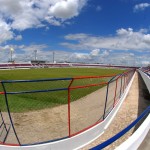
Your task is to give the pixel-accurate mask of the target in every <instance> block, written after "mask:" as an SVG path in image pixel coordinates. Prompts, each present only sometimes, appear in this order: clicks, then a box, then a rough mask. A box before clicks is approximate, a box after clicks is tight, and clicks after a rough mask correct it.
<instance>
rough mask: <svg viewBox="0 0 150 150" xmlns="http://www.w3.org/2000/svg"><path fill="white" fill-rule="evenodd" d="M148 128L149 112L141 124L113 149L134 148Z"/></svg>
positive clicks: (136, 147)
mask: <svg viewBox="0 0 150 150" xmlns="http://www.w3.org/2000/svg"><path fill="white" fill-rule="evenodd" d="M149 130H150V114H149V115H148V117H147V118H146V119H145V121H144V122H143V123H142V125H141V126H140V127H139V128H138V129H137V130H136V131H135V132H134V133H133V135H132V136H130V137H129V138H128V139H127V140H126V141H125V142H124V143H122V144H121V145H120V146H118V147H117V148H116V149H115V150H132V149H133V150H136V149H138V147H139V146H140V145H141V143H142V142H143V140H144V138H145V137H146V135H147V133H148V132H149Z"/></svg>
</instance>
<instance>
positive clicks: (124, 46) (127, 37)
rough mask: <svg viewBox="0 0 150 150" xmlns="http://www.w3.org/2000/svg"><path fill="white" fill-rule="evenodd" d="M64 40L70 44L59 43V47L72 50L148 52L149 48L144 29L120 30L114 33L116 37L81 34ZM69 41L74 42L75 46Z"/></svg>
mask: <svg viewBox="0 0 150 150" xmlns="http://www.w3.org/2000/svg"><path fill="white" fill-rule="evenodd" d="M64 38H65V39H66V40H70V42H64V43H61V45H63V46H66V47H69V48H71V49H74V50H76V49H78V50H83V49H87V50H89V49H90V50H92V49H108V50H136V51H144V50H145V51H148V50H149V47H150V34H148V33H147V32H146V30H144V29H141V30H139V31H134V30H133V29H132V28H128V29H124V28H121V29H118V30H117V31H116V35H114V36H109V37H102V36H92V35H88V34H84V33H81V34H69V35H66V36H65V37H64ZM71 41H76V42H77V44H74V43H72V42H71Z"/></svg>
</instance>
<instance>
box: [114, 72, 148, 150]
mask: <svg viewBox="0 0 150 150" xmlns="http://www.w3.org/2000/svg"><path fill="white" fill-rule="evenodd" d="M138 71H139V73H140V74H141V76H142V78H143V80H144V82H145V84H146V86H147V89H148V90H149V93H150V77H149V76H148V75H147V74H145V73H144V72H142V71H141V70H138ZM149 130H150V114H149V115H148V117H147V118H146V119H145V121H144V122H143V123H142V125H141V126H140V127H139V128H138V129H137V130H136V131H135V132H134V134H133V135H132V136H130V137H129V138H128V139H127V140H126V141H125V142H124V143H122V144H121V145H120V146H118V147H117V148H116V149H115V150H122V149H124V150H131V149H134V150H136V149H137V148H138V147H139V146H140V145H141V143H142V142H143V140H144V138H145V137H146V135H147V133H148V132H149Z"/></svg>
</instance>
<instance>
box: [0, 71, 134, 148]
mask: <svg viewBox="0 0 150 150" xmlns="http://www.w3.org/2000/svg"><path fill="white" fill-rule="evenodd" d="M134 77H135V74H134V75H133V77H132V79H131V81H130V83H129V84H128V86H127V88H126V89H125V92H124V93H123V94H122V96H121V98H120V100H119V102H118V103H117V104H116V106H115V108H114V109H113V110H112V111H111V113H110V114H109V115H108V116H107V117H106V118H105V120H104V121H103V122H101V123H99V124H97V125H95V126H94V127H92V128H90V129H88V130H86V131H84V132H82V133H80V134H78V135H76V136H73V137H71V138H67V139H64V140H60V141H55V142H51V143H45V144H39V145H31V146H7V145H6V146H4V145H0V150H60V149H61V150H71V149H80V148H81V147H83V146H85V145H87V144H89V143H91V142H92V141H94V140H95V139H97V138H98V137H99V136H101V135H102V134H103V133H104V131H105V130H106V129H107V127H108V126H109V124H110V123H111V121H112V120H113V118H114V117H115V115H116V114H117V112H118V110H119V108H120V107H121V105H122V103H123V101H124V99H125V98H126V96H127V94H128V92H129V89H130V87H131V84H132V82H133V79H134Z"/></svg>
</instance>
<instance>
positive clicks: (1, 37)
mask: <svg viewBox="0 0 150 150" xmlns="http://www.w3.org/2000/svg"><path fill="white" fill-rule="evenodd" d="M13 36H14V34H13V32H12V31H11V28H10V26H9V24H7V23H6V22H5V21H4V20H2V19H1V18H0V44H1V43H3V42H5V41H7V40H11V39H12V38H13Z"/></svg>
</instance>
